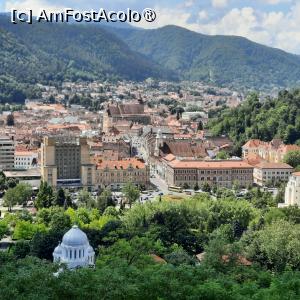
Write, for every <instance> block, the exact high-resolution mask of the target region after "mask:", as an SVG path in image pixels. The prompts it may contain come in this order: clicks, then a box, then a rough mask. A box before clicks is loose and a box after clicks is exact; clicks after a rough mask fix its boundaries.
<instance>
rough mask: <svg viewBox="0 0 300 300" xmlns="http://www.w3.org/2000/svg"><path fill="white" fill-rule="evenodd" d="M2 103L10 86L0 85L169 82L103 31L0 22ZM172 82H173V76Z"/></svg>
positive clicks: (152, 65)
mask: <svg viewBox="0 0 300 300" xmlns="http://www.w3.org/2000/svg"><path fill="white" fill-rule="evenodd" d="M0 40H1V43H0V57H1V59H0V80H1V81H0V82H1V83H2V84H1V90H0V95H1V94H2V101H4V99H9V98H10V96H9V95H7V94H6V97H5V93H6V91H7V90H9V89H10V87H8V88H7V84H6V85H4V84H3V82H6V83H7V82H9V84H10V85H11V84H14V82H15V81H17V82H19V83H21V85H22V84H23V83H26V84H34V83H36V82H47V83H49V82H50V83H57V82H61V81H63V80H73V81H74V80H93V79H118V78H124V79H129V80H144V79H145V78H148V77H155V78H162V79H165V78H172V77H171V75H170V74H171V73H170V72H168V71H166V70H162V69H161V68H160V67H159V66H158V65H156V64H155V63H153V62H152V61H150V60H149V59H148V58H146V57H145V56H143V55H142V54H139V53H136V52H135V51H132V50H131V49H130V48H129V47H128V46H127V45H126V44H125V43H124V42H123V41H121V40H120V39H119V38H118V37H116V36H115V35H113V34H112V33H111V32H108V31H107V30H105V29H104V28H103V26H101V27H100V26H83V25H67V24H46V23H38V24H37V23H36V24H33V25H30V26H29V25H28V24H18V25H13V24H11V23H9V21H8V19H7V18H6V17H4V16H2V17H0ZM173 78H174V77H173Z"/></svg>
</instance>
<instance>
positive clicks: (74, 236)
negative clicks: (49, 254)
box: [62, 225, 88, 247]
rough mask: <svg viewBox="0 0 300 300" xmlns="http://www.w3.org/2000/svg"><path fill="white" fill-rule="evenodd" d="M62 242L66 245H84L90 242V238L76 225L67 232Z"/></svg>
mask: <svg viewBox="0 0 300 300" xmlns="http://www.w3.org/2000/svg"><path fill="white" fill-rule="evenodd" d="M62 242H63V244H64V245H65V246H71V247H76V246H84V245H86V244H87V243H88V238H87V236H86V234H85V233H84V232H83V231H82V230H80V229H79V228H78V226H77V225H74V226H73V227H72V228H71V229H70V230H69V231H68V232H66V233H65V235H64V236H63V240H62Z"/></svg>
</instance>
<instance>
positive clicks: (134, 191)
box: [122, 182, 140, 208]
mask: <svg viewBox="0 0 300 300" xmlns="http://www.w3.org/2000/svg"><path fill="white" fill-rule="evenodd" d="M122 192H123V194H124V196H125V198H126V200H127V202H128V204H129V207H130V208H131V206H132V204H133V203H134V202H135V201H137V200H138V199H139V197H140V190H139V189H138V188H137V187H136V186H135V185H134V184H133V183H131V182H128V183H126V184H125V185H124V187H123V189H122Z"/></svg>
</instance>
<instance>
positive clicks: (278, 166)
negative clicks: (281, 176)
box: [255, 161, 293, 169]
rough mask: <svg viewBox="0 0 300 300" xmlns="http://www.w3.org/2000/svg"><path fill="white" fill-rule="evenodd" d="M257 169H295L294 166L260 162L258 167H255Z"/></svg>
mask: <svg viewBox="0 0 300 300" xmlns="http://www.w3.org/2000/svg"><path fill="white" fill-rule="evenodd" d="M255 168H260V169H293V167H292V166H290V165H288V164H286V163H273V162H266V161H263V162H260V163H258V164H257V165H255Z"/></svg>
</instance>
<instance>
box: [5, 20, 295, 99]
mask: <svg viewBox="0 0 300 300" xmlns="http://www.w3.org/2000/svg"><path fill="white" fill-rule="evenodd" d="M0 41H1V43H0V102H5V101H12V100H13V98H16V95H17V96H18V97H17V98H18V99H21V98H22V99H23V98H24V93H25V94H26V95H28V93H29V91H30V90H32V88H30V89H28V88H27V87H28V84H30V85H32V84H35V83H37V82H41V83H51V84H56V83H59V82H62V81H63V80H72V81H76V80H94V79H103V80H106V79H112V80H113V79H128V80H137V81H141V80H144V79H146V78H148V77H153V78H156V79H162V80H177V79H184V80H194V81H205V82H210V83H215V84H217V85H226V86H229V87H230V86H233V87H238V88H250V89H251V88H253V89H270V88H272V87H274V86H275V87H280V88H281V87H292V86H296V85H299V84H300V57H299V56H297V55H292V54H289V53H286V52H284V51H281V50H278V49H273V48H270V47H266V46H262V45H260V44H257V43H254V42H251V41H249V40H247V39H245V38H241V37H233V36H208V35H203V34H199V33H196V32H192V31H189V30H186V29H184V28H180V27H177V26H166V27H162V28H159V29H155V30H143V29H136V28H134V27H133V26H130V25H128V24H123V27H122V26H121V28H120V27H119V26H117V25H115V26H106V25H102V26H99V24H98V25H91V24H89V25H87V24H86V25H84V24H49V23H35V24H32V25H28V24H18V25H13V24H11V23H10V21H9V18H8V16H7V15H6V14H1V15H0ZM16 91H17V93H16ZM22 92H23V95H22Z"/></svg>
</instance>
